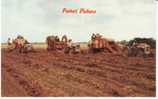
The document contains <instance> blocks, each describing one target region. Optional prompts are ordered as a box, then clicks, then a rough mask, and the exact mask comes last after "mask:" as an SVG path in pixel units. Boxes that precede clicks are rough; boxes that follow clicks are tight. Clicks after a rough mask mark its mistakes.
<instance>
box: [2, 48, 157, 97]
mask: <svg viewBox="0 0 158 99" xmlns="http://www.w3.org/2000/svg"><path fill="white" fill-rule="evenodd" d="M155 64H156V63H155V57H148V58H143V57H126V56H123V55H118V54H108V53H96V54H76V55H66V54H64V53H62V52H53V51H52V52H48V51H46V50H38V51H37V52H35V53H28V54H20V53H17V52H10V53H9V52H7V51H6V50H4V49H2V96H155V94H156V91H155V90H156V85H155V82H156V81H155V78H156V77H155V76H156V75H155V74H156V67H155Z"/></svg>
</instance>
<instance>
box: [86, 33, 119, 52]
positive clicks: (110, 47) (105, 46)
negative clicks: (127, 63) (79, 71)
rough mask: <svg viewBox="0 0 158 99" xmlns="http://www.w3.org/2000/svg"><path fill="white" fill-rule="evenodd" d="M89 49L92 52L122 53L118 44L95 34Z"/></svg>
mask: <svg viewBox="0 0 158 99" xmlns="http://www.w3.org/2000/svg"><path fill="white" fill-rule="evenodd" d="M89 48H90V51H92V52H94V53H95V52H100V51H104V52H109V53H120V52H121V48H120V47H119V46H118V44H117V43H116V42H115V41H113V40H110V39H106V38H103V37H102V36H101V35H100V34H96V35H95V34H93V35H92V37H91V41H90V42H89Z"/></svg>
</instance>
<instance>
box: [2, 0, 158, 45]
mask: <svg viewBox="0 0 158 99" xmlns="http://www.w3.org/2000/svg"><path fill="white" fill-rule="evenodd" d="M65 7H66V8H89V9H95V10H96V11H97V13H96V14H92V15H89V14H88V15H83V14H64V13H62V9H63V8H65ZM92 33H101V34H102V35H103V36H104V37H107V38H113V39H115V40H123V39H126V40H129V39H132V38H134V37H156V33H155V3H154V0H2V39H1V40H2V42H4V41H6V40H7V38H8V37H13V38H14V37H16V36H17V35H18V34H20V35H23V36H24V37H25V38H26V39H28V40H29V41H34V42H39V41H45V39H46V37H47V36H48V35H59V36H60V37H61V36H62V35H63V34H67V35H68V36H69V37H71V38H72V39H73V41H88V40H89V39H90V36H91V34H92Z"/></svg>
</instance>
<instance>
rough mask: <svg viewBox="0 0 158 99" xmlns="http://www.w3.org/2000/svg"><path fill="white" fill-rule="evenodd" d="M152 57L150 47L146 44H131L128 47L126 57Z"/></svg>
mask: <svg viewBox="0 0 158 99" xmlns="http://www.w3.org/2000/svg"><path fill="white" fill-rule="evenodd" d="M150 55H152V52H151V47H150V45H148V44H146V43H133V45H132V46H129V47H128V56H150Z"/></svg>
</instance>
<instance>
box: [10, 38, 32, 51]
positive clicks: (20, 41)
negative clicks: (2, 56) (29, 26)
mask: <svg viewBox="0 0 158 99" xmlns="http://www.w3.org/2000/svg"><path fill="white" fill-rule="evenodd" d="M10 40H11V39H10V38H9V39H8V50H9V51H15V50H16V51H18V52H19V53H28V52H33V51H34V48H33V46H32V44H31V43H29V42H28V41H27V40H26V39H24V37H22V36H17V38H15V39H13V40H12V41H10Z"/></svg>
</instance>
